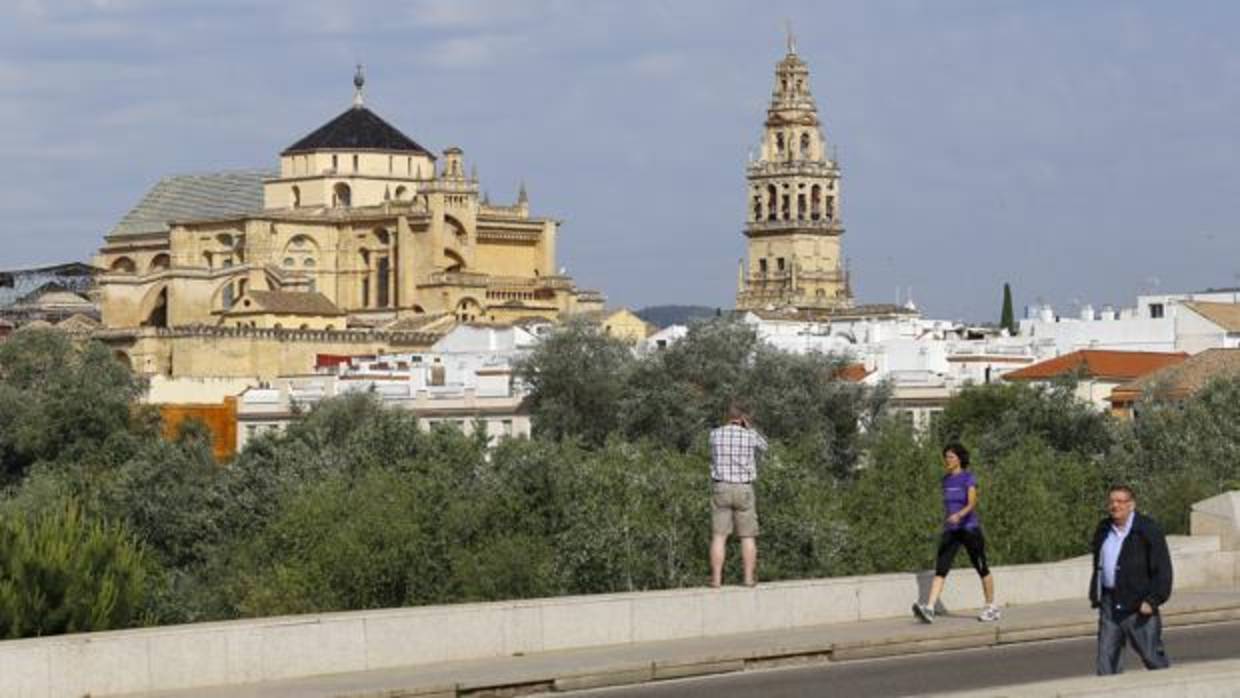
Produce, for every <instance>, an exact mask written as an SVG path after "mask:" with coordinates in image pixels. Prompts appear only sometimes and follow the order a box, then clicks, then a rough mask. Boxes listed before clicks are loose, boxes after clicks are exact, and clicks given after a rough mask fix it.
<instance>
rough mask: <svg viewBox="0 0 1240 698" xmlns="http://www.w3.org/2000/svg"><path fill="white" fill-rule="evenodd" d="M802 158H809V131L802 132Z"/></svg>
mask: <svg viewBox="0 0 1240 698" xmlns="http://www.w3.org/2000/svg"><path fill="white" fill-rule="evenodd" d="M801 158H802V159H805V160H808V159H809V134H808V133H802V134H801Z"/></svg>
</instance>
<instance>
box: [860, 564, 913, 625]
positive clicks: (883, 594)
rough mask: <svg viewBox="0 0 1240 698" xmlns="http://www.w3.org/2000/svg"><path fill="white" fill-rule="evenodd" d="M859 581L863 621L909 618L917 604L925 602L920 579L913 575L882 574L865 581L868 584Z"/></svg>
mask: <svg viewBox="0 0 1240 698" xmlns="http://www.w3.org/2000/svg"><path fill="white" fill-rule="evenodd" d="M856 579H857V581H858V584H857V616H858V618H859V619H860V620H874V619H876V618H895V617H898V616H905V615H908V614H909V609H910V608H912V606H913V602H914V601H917V600H918V599H921V598H924V594H922V593H921V592H920V590H919V585H918V580H917V577H916V576H914V575H911V574H880V575H874V576H871V577H865V578H864V581H863V579H862V578H856Z"/></svg>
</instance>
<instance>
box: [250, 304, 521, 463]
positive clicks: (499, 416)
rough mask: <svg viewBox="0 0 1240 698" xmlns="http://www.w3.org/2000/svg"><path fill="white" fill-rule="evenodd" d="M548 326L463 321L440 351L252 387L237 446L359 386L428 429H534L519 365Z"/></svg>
mask: <svg viewBox="0 0 1240 698" xmlns="http://www.w3.org/2000/svg"><path fill="white" fill-rule="evenodd" d="M541 327H542V325H541V324H535V325H530V326H521V325H513V326H500V327H496V326H472V325H461V326H458V327H456V328H455V329H453V330H452V331H451V332H450V333H448V334H447V335H446V336H444V337H443V339H441V340H439V342H437V343H436V344H435V345H434V346H433V347H432V351H428V352H415V353H408V354H384V355H381V356H362V357H345V358H344V359H343V360H340V361H332V362H328V363H327V364H325V365H324V366H323V368H322V369H321V370H320V372H319V373H315V374H310V375H304V376H282V377H280V378H278V379H276V380H275V381H272V382H270V383H268V384H264V385H263V386H261V387H252V388H249V389H247V390H245V391H244V392H243V393H241V395H240V396H239V398H238V400H237V450H241V449H242V448H243V447H244V446H245V444H246V442H247V441H248V440H249V439H251V438H253V437H255V436H256V435H258V434H261V433H263V432H265V431H268V430H271V429H283V428H284V427H285V426H286V425H287V424H288V423H289V422H291V421H292V420H293V419H294V418H295V417H296V415H297V414H300V413H304V412H305V411H306V410H308V409H310V408H312V407H313V406H314V405H316V404H318V403H319V402H320V401H322V400H325V399H327V398H331V397H335V396H338V395H347V394H351V393H357V392H372V393H374V394H375V395H376V396H377V397H378V398H379V399H380V400H381V401H382V402H383V404H384V405H388V406H391V407H396V408H400V409H406V410H410V411H412V412H413V413H414V414H416V415H417V417H418V424H419V426H421V427H422V428H423V429H430V428H431V427H433V426H435V425H436V424H448V425H451V426H454V427H456V428H459V429H461V430H462V431H464V432H465V433H467V434H470V433H473V432H474V430H475V429H476V428H481V429H484V430H485V433H486V435H487V437H488V438H489V439H490V440H491V441H492V442H494V441H495V440H498V439H500V438H506V437H528V436H529V435H530V418H529V413H528V410H527V409H526V406H525V393H524V391H523V390H522V389H521V387H520V386H519V385H517V384H515V382H514V380H513V368H512V367H513V363H514V362H515V360H516V359H517V358H518V357H520V356H521V355H522V354H523V353H524V352H525V351H527V350H528V349H529V348H530V347H531V346H533V345H534V344H535V343H537V341H538V335H539V334H540V333H541V331H540V329H539V328H541Z"/></svg>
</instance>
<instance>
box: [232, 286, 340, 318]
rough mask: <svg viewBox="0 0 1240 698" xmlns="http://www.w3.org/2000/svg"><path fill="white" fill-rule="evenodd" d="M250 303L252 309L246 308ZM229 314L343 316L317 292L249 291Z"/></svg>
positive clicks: (333, 304)
mask: <svg viewBox="0 0 1240 698" xmlns="http://www.w3.org/2000/svg"><path fill="white" fill-rule="evenodd" d="M247 300H248V301H252V302H253V304H254V307H247V304H246V301H247ZM229 313H230V314H249V313H274V314H278V315H332V316H338V315H344V314H345V313H344V311H343V310H341V309H340V308H337V307H336V304H335V303H332V302H331V301H330V300H328V298H327V296H324V295H323V294H321V293H318V292H313V293H309V292H290V291H249V292H248V293H246V294H245V295H244V296H242V297H241V299H240V301H239V302H238V303H237V304H235V305H234V306H233V307H232V309H231V310H229Z"/></svg>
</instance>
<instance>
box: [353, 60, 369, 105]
mask: <svg viewBox="0 0 1240 698" xmlns="http://www.w3.org/2000/svg"><path fill="white" fill-rule="evenodd" d="M365 85H366V76H365V75H364V74H363V73H362V64H361V63H358V64H357V71H356V72H354V73H353V108H354V109H361V108H362V87H364V86H365Z"/></svg>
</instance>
